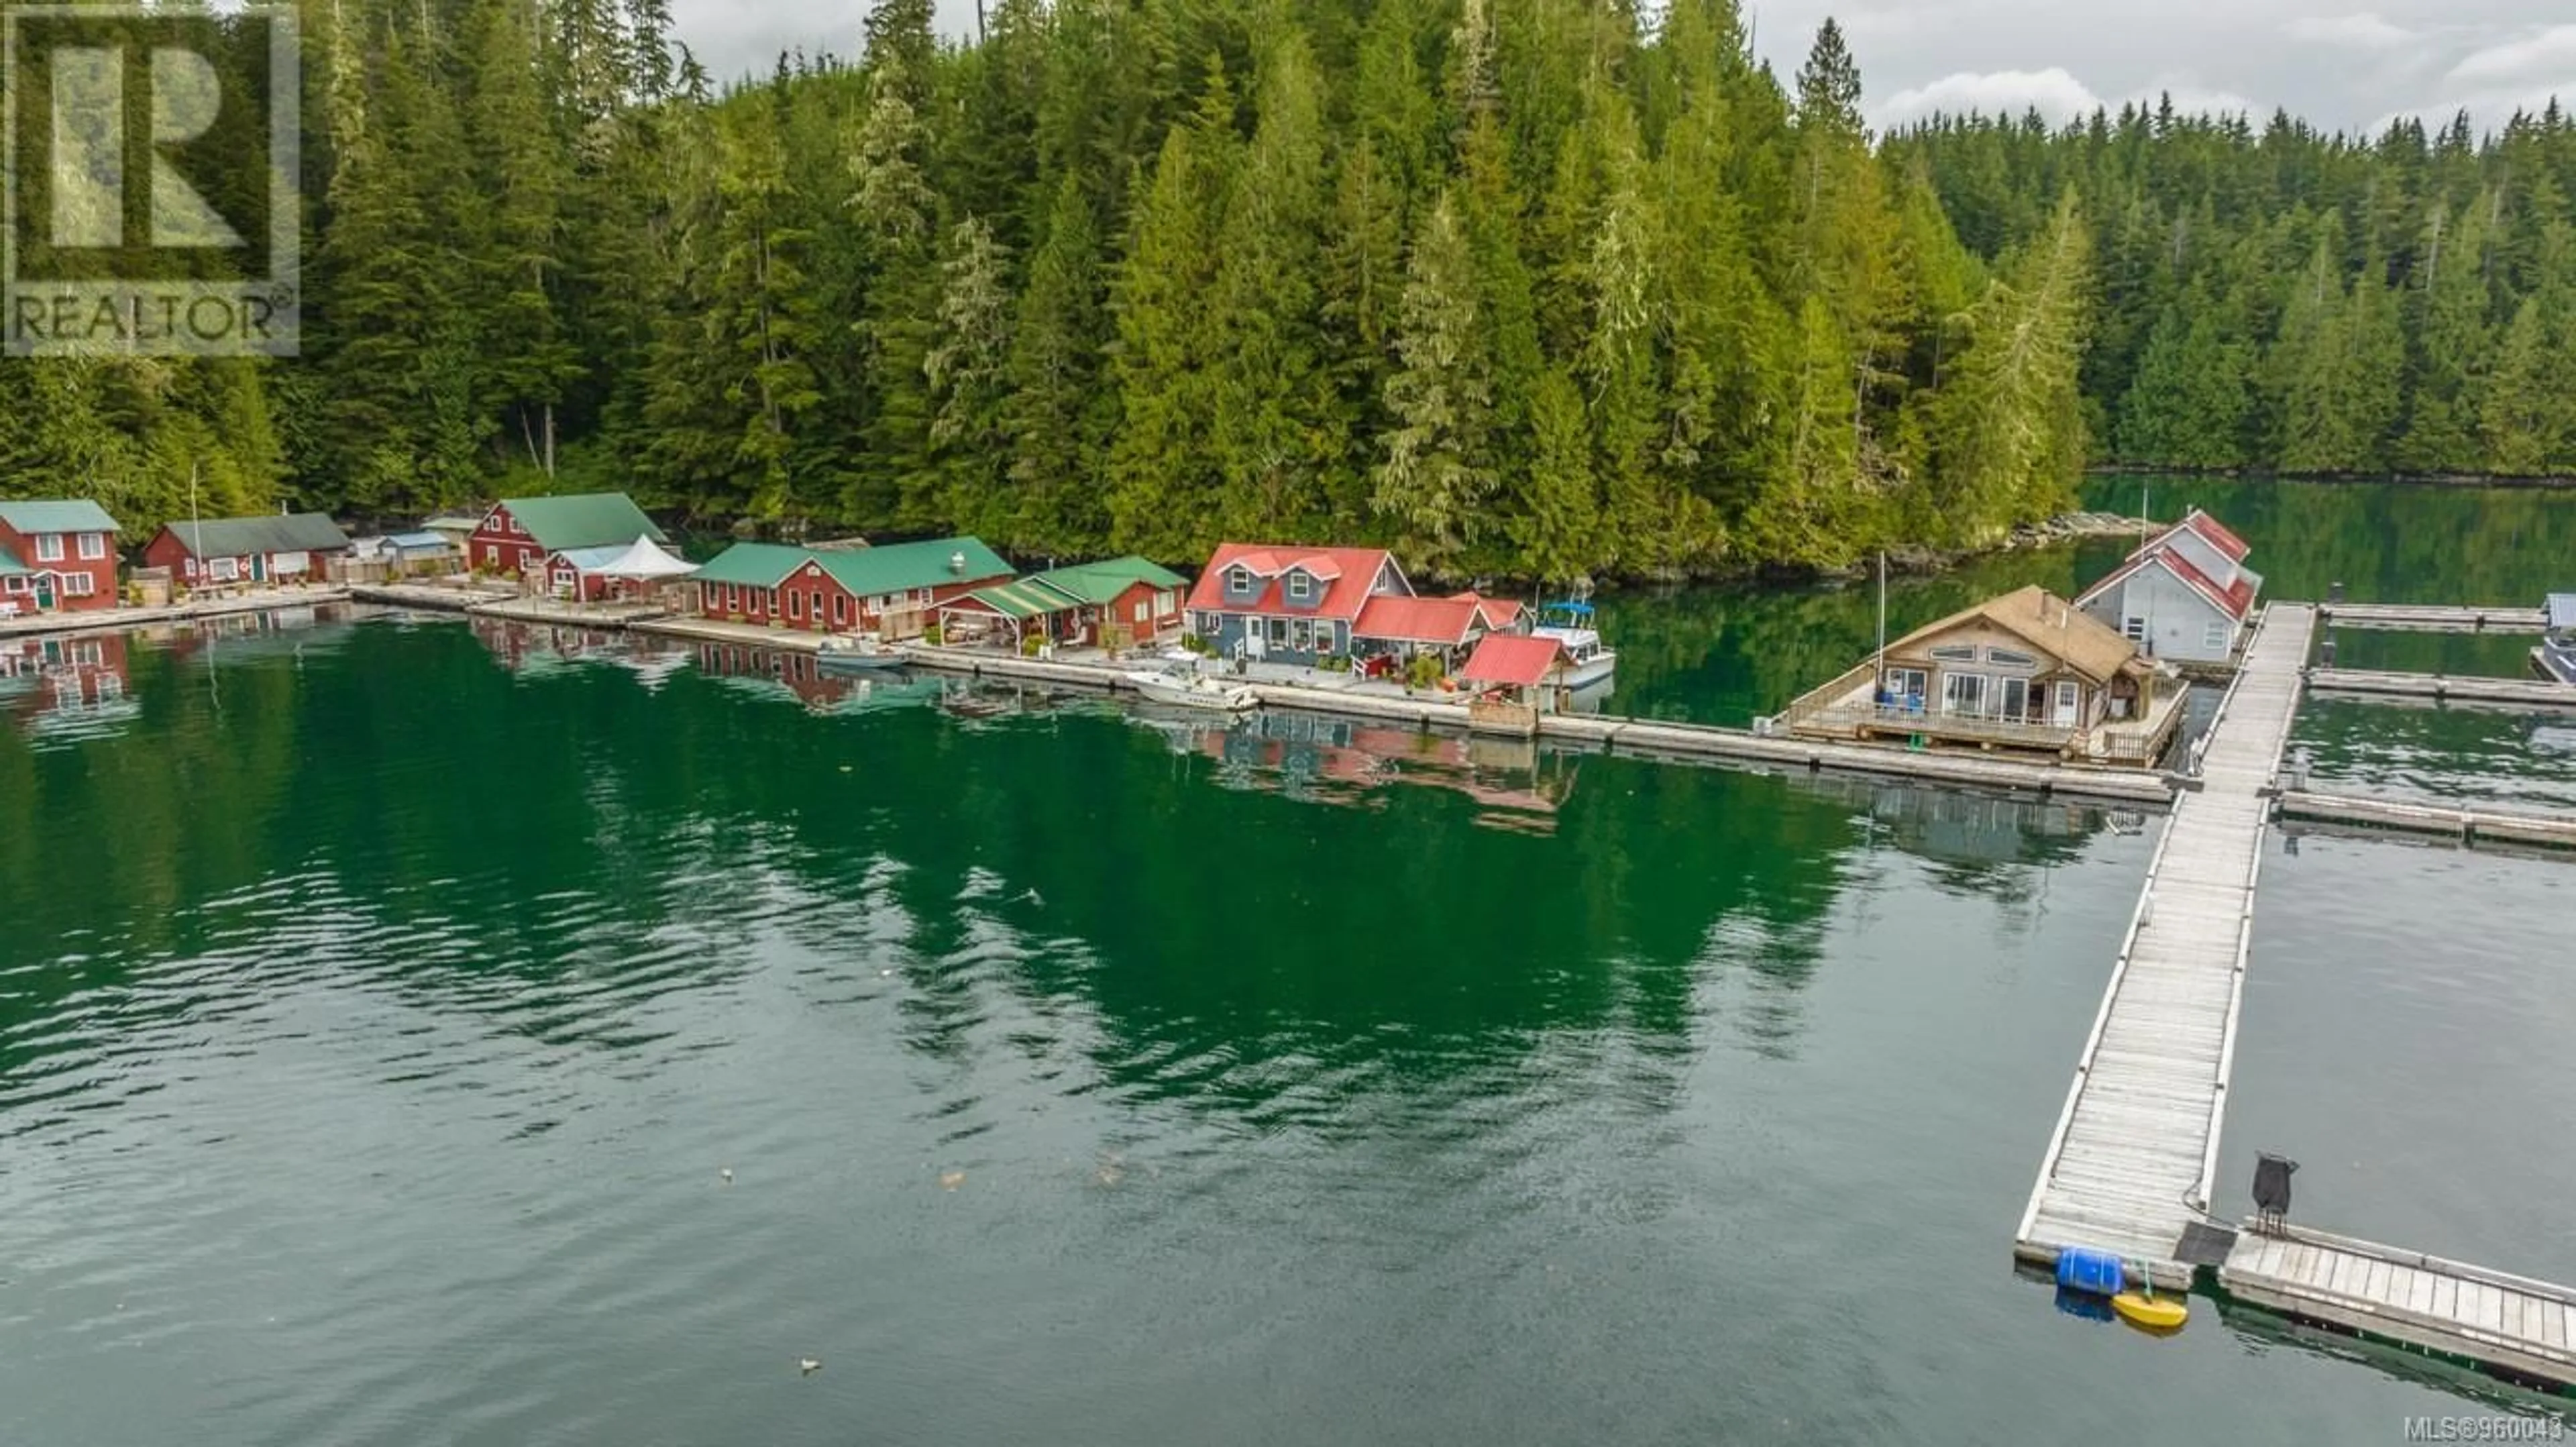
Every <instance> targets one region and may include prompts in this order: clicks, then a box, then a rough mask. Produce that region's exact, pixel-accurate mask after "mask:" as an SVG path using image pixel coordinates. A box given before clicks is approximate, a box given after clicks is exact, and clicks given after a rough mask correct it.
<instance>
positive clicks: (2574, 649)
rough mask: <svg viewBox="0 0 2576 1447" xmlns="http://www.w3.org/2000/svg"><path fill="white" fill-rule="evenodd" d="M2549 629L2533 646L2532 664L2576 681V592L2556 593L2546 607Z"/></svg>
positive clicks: (2543, 671)
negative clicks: (2534, 646) (2538, 644)
mask: <svg viewBox="0 0 2576 1447" xmlns="http://www.w3.org/2000/svg"><path fill="white" fill-rule="evenodd" d="M2546 612H2547V615H2548V619H2549V631H2548V632H2546V633H2544V634H2542V635H2541V637H2540V646H2539V647H2537V648H2535V649H2533V650H2531V668H2532V671H2533V672H2534V673H2537V674H2539V675H2540V676H2541V677H2543V678H2547V679H2552V680H2555V681H2556V682H2559V683H2565V684H2576V593H2552V594H2550V595H2549V606H2548V608H2547V610H2546Z"/></svg>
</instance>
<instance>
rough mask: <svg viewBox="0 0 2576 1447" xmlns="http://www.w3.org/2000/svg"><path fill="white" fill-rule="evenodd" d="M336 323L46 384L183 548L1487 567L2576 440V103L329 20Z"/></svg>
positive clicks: (1648, 63) (2549, 449)
mask: <svg viewBox="0 0 2576 1447" xmlns="http://www.w3.org/2000/svg"><path fill="white" fill-rule="evenodd" d="M299 8H300V12H301V17H302V24H303V36H304V46H305V73H304V77H303V84H304V91H305V95H304V115H305V120H306V128H307V136H306V141H305V148H304V155H303V164H304V178H305V191H306V199H307V204H308V212H309V215H308V222H307V228H308V229H307V236H308V241H307V246H306V258H307V264H306V277H305V281H306V286H305V304H304V315H305V336H304V354H303V355H302V356H301V357H300V358H297V359H294V360H290V361H280V362H261V361H219V362H170V361H161V360H151V359H82V360H51V361H43V362H25V361H13V362H9V363H6V364H0V489H5V490H7V491H9V492H14V493H82V494H87V495H91V496H96V497H98V498H99V499H100V500H102V501H103V502H105V503H106V504H107V505H108V506H109V507H110V509H111V510H113V511H115V512H117V513H118V515H119V516H120V517H121V518H123V519H125V520H127V521H128V522H129V523H131V524H134V525H136V526H138V527H148V526H149V525H150V524H152V523H153V522H157V521H158V520H160V519H162V518H165V517H169V516H175V515H181V514H183V513H184V512H185V510H186V498H187V490H188V487H189V480H190V477H191V475H192V473H193V474H194V475H195V476H196V477H197V479H198V480H199V483H200V485H201V487H202V490H203V493H204V498H203V504H202V505H203V506H204V507H205V509H206V510H207V511H208V512H209V513H219V512H226V511H249V510H256V509H259V508H263V507H266V506H270V505H272V504H273V503H274V502H276V501H278V500H281V499H284V500H292V501H294V502H297V503H299V504H303V505H308V506H315V507H322V508H328V509H331V510H334V511H338V512H342V513H347V514H356V515H361V516H376V517H393V516H401V515H404V514H416V513H418V512H421V511H424V510H428V509H432V508H436V507H439V506H441V505H444V504H450V503H455V502H461V501H465V500H469V499H473V498H479V497H488V496H491V495H494V494H495V493H506V492H513V491H540V490H548V489H569V488H578V487H617V488H624V489H627V490H629V491H632V492H633V493H635V494H636V496H637V497H638V498H639V500H641V501H643V502H645V503H646V505H647V506H650V507H653V508H655V509H657V510H662V511H666V512H668V513H670V514H672V515H674V516H677V517H681V518H686V519H690V520H693V521H696V522H699V523H702V524H707V525H714V526H723V525H727V524H732V523H735V522H737V521H744V520H747V521H749V522H751V523H752V524H754V525H756V526H760V527H763V528H769V529H776V530H779V531H784V532H790V533H792V532H794V531H796V530H797V529H799V528H802V527H806V526H814V527H828V528H831V529H834V530H846V529H856V530H860V531H865V532H869V533H882V534H886V535H899V534H903V533H910V532H923V531H929V530H934V529H943V530H944V529H951V528H954V529H961V530H971V531H975V532H978V533H981V534H982V535H983V536H985V537H986V538H988V539H989V540H991V541H992V542H994V543H995V544H996V545H998V546H1001V547H1004V548H1006V549H1009V550H1012V551H1015V552H1018V553H1020V554H1022V555H1025V556H1040V555H1047V554H1057V555H1075V554H1084V553H1093V552H1100V551H1106V550H1112V549H1116V550H1134V551H1140V552H1144V553H1148V554H1151V555H1154V556H1157V557H1161V558H1166V559H1170V560H1174V561H1188V560H1194V559H1196V558H1197V557H1199V556H1202V555H1203V554H1204V552H1205V550H1206V549H1207V548H1208V546H1209V545H1210V544H1211V543H1212V542H1213V541H1215V540H1216V539H1217V538H1219V537H1221V536H1228V535H1263V536H1298V537H1310V538H1325V537H1331V538H1335V539H1345V540H1359V539H1368V540H1380V541H1384V542H1387V543H1390V544H1392V545H1394V546H1396V547H1397V548H1398V549H1399V550H1400V551H1401V552H1402V553H1403V554H1404V555H1405V556H1406V557H1407V559H1408V560H1409V561H1411V562H1413V563H1415V564H1416V565H1418V566H1422V567H1425V568H1428V569H1430V570H1433V571H1436V572H1439V573H1444V574H1449V575H1468V574H1476V573H1487V572H1492V573H1503V574H1509V575H1513V576H1519V577H1538V578H1545V579H1550V580H1560V579H1567V578H1571V577H1574V576H1577V575H1583V574H1590V575H1595V576H1603V575H1615V576H1632V577H1642V576H1669V575H1673V574H1677V573H1685V572H1711V571H1718V570H1726V569H1736V568H1746V567H1753V566H1761V565H1788V566H1835V565H1840V564H1844V563H1847V562H1849V561H1850V560H1852V559H1855V558H1857V557H1860V556H1862V555H1863V554H1865V553H1867V552H1868V551H1870V550H1872V549H1875V548H1878V547H1881V546H1888V545H1902V544H1917V545H1928V546H1933V547H1949V546H1961V545H1970V544H1974V543H1977V542H1979V541H1982V540H1985V539H1988V538H1991V537H1993V536H1994V535H1996V534H1997V533H1999V532H2000V531H2001V530H2003V529H2005V528H2007V527H2009V526H2010V525H2011V524H2013V523H2015V522H2019V521H2023V520H2026V519H2029V518H2032V517H2035V516H2038V515H2041V514H2045V513H2048V512H2050V511H2053V510H2055V509H2057V508H2059V507H2061V506H2063V505H2065V503H2066V502H2067V501H2068V500H2069V497H2070V489H2071V487H2072V484H2073V483H2074V481H2075V479H2076V477H2077V476H2078V474H2079V472H2080V470H2081V469H2082V467H2083V466H2084V465H2085V464H2086V463H2087V462H2088V461H2089V462H2103V461H2123V462H2136V463H2145V464H2156V465H2167V466H2182V467H2280V468H2288V469H2295V470H2303V471H2331V472H2360V473H2380V472H2388V471H2396V470H2403V471H2414V472H2431V471H2462V472H2484V471H2496V472H2506V473H2516V474H2530V473H2542V472H2553V471H2557V472H2576V403H2571V396H2576V394H2571V393H2570V392H2569V391H2568V390H2567V389H2566V388H2565V387H2564V386H2563V385H2561V386H2552V385H2551V384H2552V383H2554V382H2558V381H2559V380H2560V378H2561V377H2562V376H2563V375H2565V374H2566V373H2567V372H2568V371H2569V363H2570V362H2571V361H2576V256H2571V254H2570V253H2571V240H2570V235H2571V233H2570V227H2571V224H2576V212H2571V209H2570V202H2569V198H2570V196H2571V195H2576V125H2571V123H2570V122H2569V121H2568V119H2567V118H2566V117H2564V116H2562V115H2561V114H2560V113H2559V112H2557V111H2556V110H2555V109H2554V108H2553V109H2552V110H2551V111H2550V112H2549V113H2548V114H2546V115H2544V116H2540V117H2525V118H2519V119H2516V120H2515V121H2514V122H2513V123H2512V124H2511V125H2510V126H2508V127H2506V128H2504V129H2503V130H2502V131H2501V132H2500V133H2498V134H2496V135H2494V136H2492V137H2486V138H2479V137H2473V136H2472V135H2471V133H2470V132H2469V130H2468V128H2467V126H2466V123H2465V122H2463V123H2461V124H2460V125H2457V126H2454V127H2451V128H2450V129H2447V130H2445V131H2443V132H2442V133H2441V134H2440V135H2439V136H2438V137H2429V136H2428V135H2427V133H2426V132H2425V131H2424V130H2423V129H2422V128H2421V127H2420V126H2417V125H2414V124H2413V123H2405V124H2400V125H2398V126H2395V127H2393V128H2391V129H2390V130H2389V131H2388V133H2387V134H2386V135H2384V136H2382V137H2380V138H2379V139H2378V140H2376V141H2361V140H2355V139H2351V138H2347V137H2337V136H2326V135H2320V134H2317V133H2315V132H2313V131H2310V130H2308V129H2305V128H2303V127H2301V126H2299V125H2297V124H2296V123H2294V122H2291V121H2288V120H2286V119H2282V120H2276V121H2275V122H2274V123H2273V124H2272V125H2270V126H2269V127H2268V128H2266V129H2265V130H2263V131H2262V132H2261V133H2259V134H2257V133H2255V132H2254V131H2252V130H2251V129H2250V128H2249V127H2248V126H2247V125H2246V124H2244V123H2243V122H2241V121H2236V120H2223V119H2203V118H2191V117H2177V116H2174V115H2172V114H2167V113H2152V114H2150V113H2124V114H2122V115H2119V116H2096V117H2094V118H2092V119H2091V120H2090V121H2089V122H2087V123H2084V124H2079V125H2076V126H2072V127H2068V128H2065V129H2062V130H2052V129H2051V128H2049V127H2047V126H2045V125H2042V124H2041V123H2039V122H2038V121H2037V120H2036V119H2026V120H2021V121H2008V120H1988V119H1966V120H1956V121H1943V122H1937V123H1934V124H1931V125H1927V126H1924V127H1921V128H1918V129H1915V130H1910V131H1906V132H1903V133H1900V134H1897V135H1894V136H1889V137H1884V138H1879V137H1873V136H1872V134H1871V133H1870V132H1869V130H1868V129H1867V127H1866V126H1865V124H1864V122H1863V119H1862V102H1861V82H1860V76H1859V74H1858V72H1857V70H1856V68H1855V66H1854V63H1853V61H1852V58H1851V56H1850V55H1849V53H1848V52H1847V51H1846V49H1845V48H1844V45H1843V42H1842V38H1841V36H1840V34H1839V32H1838V31H1836V30H1835V29H1834V28H1833V27H1832V26H1831V25H1830V24H1828V25H1827V26H1826V27H1825V29H1824V30H1823V31H1822V32H1820V33H1819V34H1818V35H1817V36H1816V38H1815V42H1814V45H1813V48H1812V51H1811V53H1810V55H1809V58H1808V59H1807V61H1806V63H1805V64H1804V65H1803V66H1802V67H1801V68H1800V69H1799V71H1798V72H1797V74H1796V75H1795V76H1793V77H1790V78H1788V79H1787V80H1786V81H1785V82H1784V81H1782V80H1781V79H1779V78H1777V77H1775V76H1774V75H1773V74H1772V72H1770V71H1769V70H1768V69H1766V68H1764V67H1762V66H1760V65H1758V64H1756V63H1754V62H1753V61H1751V60H1750V59H1749V57H1748V53H1747V47H1746V45H1745V37H1744V34H1743V30H1742V22H1741V17H1740V15H1739V13H1738V9H1737V7H1736V5H1735V4H1734V3H1732V0H1671V3H1669V4H1664V5H1659V6H1656V7H1653V8H1652V10H1651V18H1641V15H1640V7H1639V6H1636V5H1634V4H1632V3H1627V0H1509V3H1504V0H1301V3H1298V4H1293V5H1291V4H1285V3H1281V0H988V3H987V5H986V7H985V15H984V20H983V26H982V32H981V35H980V38H977V39H973V40H970V41H967V42H963V43H960V42H956V41H951V40H946V39H943V38H941V37H939V36H937V35H935V34H934V32H933V30H932V25H931V4H930V0H878V3H877V4H876V5H875V7H874V8H873V10H872V11H871V13H870V15H869V17H868V20H867V23H866V27H865V33H864V34H863V35H860V36H854V37H852V50H853V52H854V53H855V54H856V55H857V57H858V58H857V59H855V60H844V59H841V58H837V57H833V56H825V55H814V56H790V57H785V58H782V59H781V61H780V63H779V64H778V66H777V68H776V71H775V73H774V74H773V75H771V76H770V77H768V78H767V79H765V80H763V81H761V82H759V83H757V84H750V85H744V86H739V87H736V88H733V89H731V90H729V91H727V92H726V93H724V94H721V95H719V94H716V93H714V90H713V88H712V87H711V85H710V83H709V80H708V78H707V76H706V75H705V74H704V72H703V71H702V70H701V69H700V68H699V67H698V65H697V64H696V63H695V62H694V60H692V59H691V57H690V56H689V54H688V53H687V51H686V50H685V48H683V47H681V46H680V45H678V44H677V43H676V41H675V39H674V37H673V36H672V34H671V28H670V20H669V16H668V13H667V4H666V0H401V3H396V0H329V3H324V0H301V3H300V6H299Z"/></svg>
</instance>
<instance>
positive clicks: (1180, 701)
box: [1127, 668, 1261, 713]
mask: <svg viewBox="0 0 2576 1447" xmlns="http://www.w3.org/2000/svg"><path fill="white" fill-rule="evenodd" d="M1127 681H1128V682H1129V683H1131V684H1134V685H1135V686H1136V691H1137V692H1138V693H1140V694H1142V695H1144V696H1145V697H1146V698H1148V699H1151V700H1152V701H1154V702H1155V703H1162V704H1170V705H1172V706H1173V707H1175V708H1191V709H1201V710H1204V711H1206V712H1210V713H1250V712H1252V711H1253V710H1254V709H1256V708H1259V707H1260V706H1261V696H1260V695H1259V694H1256V693H1254V692H1253V691H1252V690H1251V689H1249V688H1247V687H1245V686H1244V685H1242V684H1239V683H1224V682H1220V681H1218V680H1216V679H1213V678H1209V677H1207V676H1206V675H1205V674H1200V673H1189V672H1183V671H1181V670H1179V669H1177V668H1175V669H1168V670H1162V671H1150V670H1145V669H1139V670H1137V671H1136V672H1133V673H1130V674H1128V675H1127Z"/></svg>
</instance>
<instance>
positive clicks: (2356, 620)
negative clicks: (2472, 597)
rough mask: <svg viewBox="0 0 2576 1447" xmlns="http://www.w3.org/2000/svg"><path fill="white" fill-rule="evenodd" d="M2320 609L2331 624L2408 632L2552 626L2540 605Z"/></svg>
mask: <svg viewBox="0 0 2576 1447" xmlns="http://www.w3.org/2000/svg"><path fill="white" fill-rule="evenodd" d="M2317 612H2318V614H2319V616H2320V617H2321V618H2322V619H2323V621H2324V623H2325V626H2327V627H2329V628H2378V629H2389V630H2394V631H2398V632H2405V633H2530V634H2535V635H2536V634H2538V633H2540V632H2541V630H2543V629H2545V628H2547V627H2548V626H2549V619H2548V616H2547V615H2546V614H2544V613H2543V612H2542V611H2541V610H2540V609H2538V608H2480V607H2441V606H2438V605H2434V604H2423V603H2325V604H2320V605H2318V608H2317Z"/></svg>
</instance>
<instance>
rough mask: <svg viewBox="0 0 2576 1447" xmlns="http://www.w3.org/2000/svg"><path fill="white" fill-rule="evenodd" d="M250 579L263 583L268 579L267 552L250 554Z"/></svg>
mask: <svg viewBox="0 0 2576 1447" xmlns="http://www.w3.org/2000/svg"><path fill="white" fill-rule="evenodd" d="M250 580H251V581H252V582H254V583H265V582H267V581H268V554H266V553H253V554H251V555H250Z"/></svg>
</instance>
